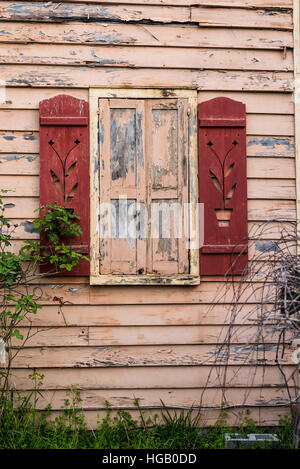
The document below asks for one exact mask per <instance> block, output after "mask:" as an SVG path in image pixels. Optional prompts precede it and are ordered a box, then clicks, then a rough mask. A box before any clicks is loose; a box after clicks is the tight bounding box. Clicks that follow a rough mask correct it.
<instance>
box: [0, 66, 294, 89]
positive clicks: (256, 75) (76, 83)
mask: <svg viewBox="0 0 300 469" xmlns="http://www.w3.org/2000/svg"><path fill="white" fill-rule="evenodd" d="M1 79H3V80H4V81H5V83H6V85H7V86H9V87H11V86H17V87H18V86H34V87H47V86H49V87H55V88H57V87H61V88H87V87H107V86H109V87H111V86H114V87H124V86H125V87H130V86H131V87H141V88H142V87H145V88H153V87H158V88H160V87H168V88H182V87H184V88H193V89H198V90H206V91H207V90H216V91H220V90H222V91H232V90H234V91H241V90H243V89H247V90H248V91H266V90H267V91H281V92H289V93H290V92H292V91H293V74H292V73H291V72H265V71H263V72H261V71H226V70H222V71H219V70H218V71H216V70H201V67H200V69H197V70H180V69H179V70H175V69H173V70H168V69H153V70H152V71H151V73H149V69H144V68H141V69H138V70H137V69H131V68H121V69H120V68H115V67H113V66H111V67H109V68H108V67H105V68H96V69H95V68H93V67H88V66H84V67H75V68H74V67H68V66H61V67H58V66H52V67H50V68H49V67H47V66H45V65H44V66H43V65H37V66H35V67H34V68H32V66H30V65H10V66H9V65H5V66H4V65H3V66H2V68H1Z"/></svg>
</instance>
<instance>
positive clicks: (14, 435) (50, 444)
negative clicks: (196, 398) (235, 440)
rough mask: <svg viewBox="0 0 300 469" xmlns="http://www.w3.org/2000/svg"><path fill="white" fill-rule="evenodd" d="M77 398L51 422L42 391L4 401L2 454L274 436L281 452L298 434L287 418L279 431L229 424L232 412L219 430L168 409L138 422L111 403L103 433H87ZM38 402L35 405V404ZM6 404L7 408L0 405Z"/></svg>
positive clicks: (211, 443) (180, 445) (212, 445)
mask: <svg viewBox="0 0 300 469" xmlns="http://www.w3.org/2000/svg"><path fill="white" fill-rule="evenodd" d="M70 396H71V398H70V399H68V400H66V401H65V405H64V407H63V409H62V412H61V415H60V416H59V417H57V418H56V419H55V420H54V421H49V419H48V417H49V415H50V412H51V410H50V408H46V409H45V410H44V411H42V412H41V411H37V410H36V409H35V406H36V403H37V399H38V392H36V393H32V394H31V395H30V396H28V397H27V398H24V397H23V398H21V397H20V396H19V395H17V396H15V394H13V393H10V395H9V396H6V400H5V402H2V415H1V422H0V423H1V426H0V448H1V449H29V448H30V449H168V450H170V449H191V450H195V449H223V448H224V434H225V433H228V432H229V433H230V432H233V431H235V432H236V431H237V432H239V433H241V432H242V433H247V432H248V433H249V432H252V433H253V432H258V433H263V432H264V433H269V432H271V431H272V432H274V431H276V433H277V435H278V436H279V438H280V439H281V441H282V443H281V448H292V445H293V431H292V430H293V429H292V425H291V422H290V421H289V420H288V419H285V420H283V421H281V422H280V426H279V427H278V428H276V429H274V428H272V429H270V428H264V429H261V428H260V429H257V428H256V426H255V424H254V423H253V422H252V421H251V419H250V417H247V419H246V420H245V421H244V425H243V426H241V427H240V428H237V429H236V428H235V429H233V428H229V427H228V426H227V425H226V413H225V412H222V413H221V415H220V419H219V421H218V422H217V423H216V425H215V426H214V427H211V428H202V427H201V414H200V415H197V416H196V417H192V411H191V410H190V411H187V412H185V413H183V412H176V411H174V410H173V411H171V410H170V409H168V408H166V407H165V406H164V405H163V411H162V419H163V423H158V419H157V418H156V417H154V418H153V419H152V420H151V419H147V420H146V419H145V417H144V415H143V412H142V411H141V409H140V407H139V405H138V401H137V402H136V405H137V407H138V409H139V410H140V419H139V421H136V420H133V418H132V417H131V415H130V413H128V412H124V411H119V412H118V413H117V415H116V416H115V417H112V415H111V410H110V408H109V405H108V404H107V411H106V417H105V418H104V419H103V420H102V421H101V422H99V423H98V426H97V429H96V430H94V431H91V430H89V429H88V428H87V425H86V422H85V419H84V414H83V412H82V410H81V408H80V402H81V399H80V394H79V393H78V391H76V390H72V391H71V392H70ZM32 401H33V404H32V403H30V402H32ZM0 404H1V403H0Z"/></svg>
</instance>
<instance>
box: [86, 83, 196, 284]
mask: <svg viewBox="0 0 300 469" xmlns="http://www.w3.org/2000/svg"><path fill="white" fill-rule="evenodd" d="M100 98H118V99H120V98H129V99H130V98H131V99H147V98H148V99H160V98H161V99H166V98H187V99H188V112H189V126H188V128H189V138H188V155H189V176H188V177H189V202H190V203H191V206H193V205H194V206H195V210H191V211H190V230H191V232H194V233H195V232H196V233H197V235H198V236H199V235H200V234H199V231H200V226H198V225H197V222H198V220H197V216H196V204H197V203H198V144H197V90H190V89H169V88H168V89H165V88H160V89H142V88H134V89H133V88H90V90H89V103H90V233H91V235H90V236H91V250H90V259H91V262H90V284H91V285H121V284H124V285H198V284H199V283H200V275H199V272H200V266H199V249H191V250H190V251H189V256H190V270H191V271H190V273H189V274H173V275H163V274H162V275H160V274H148V275H138V276H137V275H128V274H123V275H113V274H109V275H104V274H99V224H98V223H97V219H98V201H99V177H98V148H99V147H98V145H99V144H98V117H99V113H98V100H99V99H100Z"/></svg>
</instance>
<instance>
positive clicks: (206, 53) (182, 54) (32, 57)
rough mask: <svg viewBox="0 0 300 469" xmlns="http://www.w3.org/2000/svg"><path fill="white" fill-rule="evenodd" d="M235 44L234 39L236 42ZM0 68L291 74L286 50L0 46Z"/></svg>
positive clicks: (289, 57)
mask: <svg viewBox="0 0 300 469" xmlns="http://www.w3.org/2000/svg"><path fill="white" fill-rule="evenodd" d="M237 40H238V38H237ZM0 64H27V65H33V66H36V65H71V66H75V67H82V66H89V67H99V68H103V67H104V68H105V67H108V68H110V67H112V66H113V67H124V68H126V67H130V68H158V69H164V68H168V69H172V68H176V69H178V68H182V69H185V70H188V69H197V68H202V69H222V70H223V69H227V70H262V71H268V70H270V71H274V70H275V71H291V70H293V54H292V51H290V50H288V51H286V52H285V53H283V52H282V51H270V50H268V51H261V50H255V51H252V50H243V49H239V50H236V49H230V48H228V49H227V50H224V49H207V48H202V49H196V48H194V49H190V50H189V53H188V54H187V51H186V49H184V48H177V47H173V48H168V47H163V48H157V47H143V48H141V47H135V46H116V45H114V46H105V47H104V46H101V45H94V46H89V45H84V46H81V45H80V46H69V45H57V44H53V45H52V44H47V45H44V44H28V45H18V46H17V47H16V45H15V44H13V45H10V44H0Z"/></svg>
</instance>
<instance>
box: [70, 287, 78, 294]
mask: <svg viewBox="0 0 300 469" xmlns="http://www.w3.org/2000/svg"><path fill="white" fill-rule="evenodd" d="M67 291H68V292H70V293H72V294H75V293H79V292H81V288H69V289H68V290H67Z"/></svg>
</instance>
